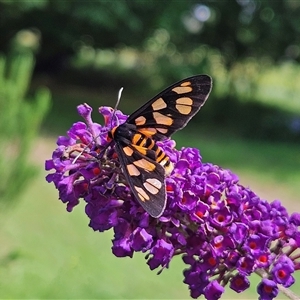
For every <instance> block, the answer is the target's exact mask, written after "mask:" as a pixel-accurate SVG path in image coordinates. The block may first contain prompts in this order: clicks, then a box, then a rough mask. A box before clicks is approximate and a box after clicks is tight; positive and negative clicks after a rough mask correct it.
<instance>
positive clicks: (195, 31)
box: [0, 0, 300, 65]
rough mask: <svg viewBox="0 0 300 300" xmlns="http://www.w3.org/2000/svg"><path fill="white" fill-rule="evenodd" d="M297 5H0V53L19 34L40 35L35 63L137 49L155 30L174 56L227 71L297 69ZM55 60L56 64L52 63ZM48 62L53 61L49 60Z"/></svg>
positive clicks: (254, 1)
mask: <svg viewBox="0 0 300 300" xmlns="http://www.w3.org/2000/svg"><path fill="white" fill-rule="evenodd" d="M299 14H300V2H299V1H294V0H278V1H272V0H264V1H261V0H236V1H205V0H204V1H197V0H185V1H167V0H162V1H140V0H128V1H122V0H120V1H101V0H95V1H60V0H39V1H13V0H11V1H7V0H1V1H0V31H1V36H0V45H1V46H0V47H1V48H0V49H1V50H5V49H4V48H5V45H7V42H8V41H9V40H10V38H11V37H12V35H14V34H15V33H16V32H17V31H19V30H21V29H23V28H29V27H34V28H38V30H40V31H41V32H42V36H43V43H42V51H41V52H40V60H41V61H46V60H47V59H51V58H52V59H53V58H55V57H56V58H57V64H59V63H61V61H60V60H62V59H63V57H64V55H68V54H70V53H72V52H74V51H76V47H78V46H79V44H80V42H85V43H90V44H92V45H93V46H94V47H95V48H102V49H103V48H115V47H118V46H120V45H122V44H123V45H126V46H129V47H134V48H142V47H143V46H144V43H145V42H146V41H147V40H148V39H149V37H151V36H152V35H153V33H154V32H155V31H156V30H157V29H160V28H163V29H165V30H167V31H168V33H169V36H170V41H171V43H172V44H173V45H174V47H176V49H178V50H179V51H188V50H192V49H194V48H195V47H197V46H198V45H199V43H201V44H206V45H209V46H210V47H213V48H215V49H218V50H219V51H221V52H222V54H223V56H224V58H225V59H226V64H227V65H230V64H232V63H233V62H235V61H236V60H237V59H241V58H245V57H248V56H253V57H261V56H266V55H267V56H268V57H270V58H272V59H274V60H280V59H283V58H289V59H295V60H297V61H298V62H299V61H300V55H299V54H300V53H299V52H300V50H299V42H300V35H299V31H300V19H299ZM58 54H60V55H61V57H59V55H58ZM53 61H54V59H53Z"/></svg>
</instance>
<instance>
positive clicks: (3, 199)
mask: <svg viewBox="0 0 300 300" xmlns="http://www.w3.org/2000/svg"><path fill="white" fill-rule="evenodd" d="M10 46H11V49H10V51H9V55H8V56H7V57H5V56H4V55H0V114H1V117H0V137H1V144H0V152H1V156H0V178H1V181H0V207H1V210H2V209H4V208H7V207H10V206H11V205H12V204H15V203H16V200H17V199H18V198H17V196H18V195H20V194H21V192H22V191H23V189H24V187H25V186H26V185H27V184H28V182H29V181H30V180H31V179H32V178H33V176H34V175H35V174H36V171H37V170H36V168H34V167H33V166H32V164H31V163H30V162H29V161H28V158H29V154H30V151H31V150H32V148H33V143H34V138H36V136H37V134H38V130H39V128H40V125H41V121H42V119H43V117H44V116H45V114H46V113H47V111H48V110H49V106H50V92H49V90H48V89H46V88H39V89H38V90H37V92H36V93H35V95H34V96H31V97H27V93H28V88H29V86H30V82H31V76H32V72H33V68H34V54H33V52H34V50H36V49H37V46H38V37H37V36H35V35H34V34H33V33H32V32H28V31H24V30H23V31H20V32H19V33H18V34H17V35H16V36H15V38H14V39H13V40H12V43H10Z"/></svg>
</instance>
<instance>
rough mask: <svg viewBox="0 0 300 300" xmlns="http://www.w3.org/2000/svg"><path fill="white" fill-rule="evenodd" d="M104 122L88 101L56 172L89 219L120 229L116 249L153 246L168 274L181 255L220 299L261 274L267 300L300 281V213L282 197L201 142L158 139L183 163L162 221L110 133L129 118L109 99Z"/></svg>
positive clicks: (199, 290) (51, 178)
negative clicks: (148, 207)
mask: <svg viewBox="0 0 300 300" xmlns="http://www.w3.org/2000/svg"><path fill="white" fill-rule="evenodd" d="M99 112H100V113H101V114H102V115H103V116H104V121H105V122H104V123H105V124H104V125H103V126H102V125H100V124H97V123H94V122H93V120H92V117H91V113H92V109H91V107H90V106H88V105H87V104H83V105H79V106H78V113H79V114H80V115H81V116H82V117H83V119H84V121H85V122H77V123H74V124H73V126H72V127H71V128H70V130H69V131H68V132H67V136H60V137H59V138H58V140H57V145H58V147H57V148H56V150H55V151H54V152H53V155H52V158H51V159H49V160H47V161H46V170H47V171H52V170H53V171H52V173H49V174H48V175H47V177H46V179H47V181H48V182H53V183H54V185H55V187H56V189H57V190H58V192H59V199H60V200H61V201H62V202H63V203H65V204H66V207H67V210H68V211H69V212H71V211H72V210H73V208H74V207H75V206H76V205H77V204H78V203H79V201H80V200H82V201H84V202H85V212H86V215H87V216H88V218H89V219H90V221H89V226H90V227H91V228H92V229H93V230H95V231H99V232H104V231H106V230H110V229H113V231H114V238H113V240H112V253H113V254H114V255H115V256H117V257H126V256H129V257H133V254H134V253H135V252H143V253H145V255H146V258H147V264H148V265H149V268H150V269H151V270H157V271H158V273H160V272H161V271H162V270H163V269H165V268H168V267H169V264H170V262H171V261H172V259H173V258H174V257H175V256H178V255H180V256H181V257H182V260H183V261H184V263H185V264H186V269H185V270H184V271H183V276H184V280H183V282H184V283H185V284H187V285H188V287H189V290H190V295H191V297H192V298H198V297H199V296H201V295H204V297H205V298H206V299H218V298H220V297H221V295H222V293H223V292H224V290H225V287H226V286H228V287H229V288H231V289H232V290H234V291H236V292H237V293H240V292H243V291H245V290H246V289H248V288H249V286H250V281H249V276H250V275H251V274H253V273H256V274H258V275H260V276H261V278H262V279H261V281H260V283H259V284H258V286H257V292H258V294H259V299H273V298H274V297H276V296H277V294H278V292H279V290H283V291H285V288H288V287H290V286H291V285H292V284H293V283H294V281H295V280H294V277H293V275H294V272H295V271H296V270H298V269H299V267H300V264H299V257H300V255H299V252H297V250H298V249H299V245H300V231H299V225H300V214H298V213H293V214H292V215H289V214H288V212H287V210H286V209H285V208H284V207H283V206H282V205H281V203H280V202H279V201H278V200H275V201H273V202H271V203H269V202H267V201H265V200H263V199H261V198H259V197H258V196H257V195H256V194H255V193H254V192H253V191H252V190H250V189H249V188H246V187H244V186H242V185H241V184H240V183H239V180H238V177H237V176H236V175H235V174H233V173H232V172H231V171H230V170H226V169H223V168H221V167H219V166H217V165H214V164H212V163H202V160H201V156H200V153H199V150H198V149H195V148H182V149H181V150H177V149H176V148H175V142H174V141H173V140H170V139H167V140H165V141H161V142H157V143H158V145H159V146H160V147H161V148H162V149H163V150H164V151H165V153H166V154H167V155H168V156H169V158H170V160H171V162H172V163H173V165H174V169H173V171H172V172H171V173H170V174H169V175H168V176H167V177H166V179H165V181H166V189H167V205H166V209H165V211H164V213H163V214H162V216H161V217H159V218H158V219H156V218H153V217H151V216H150V215H149V214H148V213H147V212H145V210H144V209H143V208H142V207H141V206H140V205H139V204H138V202H137V201H136V199H134V196H133V195H132V193H131V191H130V188H129V186H128V184H127V182H126V180H125V178H124V176H123V172H122V169H121V167H120V163H119V160H118V157H117V155H116V152H115V150H114V147H113V144H108V141H107V133H108V131H109V130H110V129H111V128H112V127H114V126H117V125H119V124H121V123H124V122H125V121H126V119H127V116H126V115H124V114H122V113H121V112H120V111H114V110H113V109H112V108H109V107H100V108H99Z"/></svg>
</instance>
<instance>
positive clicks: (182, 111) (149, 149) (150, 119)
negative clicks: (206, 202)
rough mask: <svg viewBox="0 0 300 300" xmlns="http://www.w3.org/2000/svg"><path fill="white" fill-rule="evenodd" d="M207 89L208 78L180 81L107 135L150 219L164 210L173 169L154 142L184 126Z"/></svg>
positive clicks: (202, 76)
mask: <svg viewBox="0 0 300 300" xmlns="http://www.w3.org/2000/svg"><path fill="white" fill-rule="evenodd" d="M211 87H212V79H211V77H210V76H208V75H196V76H192V77H189V78H186V79H183V80H181V81H179V82H177V83H175V84H173V85H171V86H169V87H168V88H166V89H165V90H163V91H162V92H160V93H159V94H158V95H156V96H155V97H153V98H152V99H151V100H149V101H148V102H147V103H145V104H144V105H143V106H142V107H140V108H139V109H138V110H136V111H135V112H134V113H132V114H131V115H130V116H129V117H128V119H127V121H126V122H125V123H123V124H121V125H119V126H116V127H114V128H112V129H111V130H110V131H109V133H108V138H109V140H113V141H114V143H115V151H116V153H117V155H118V159H119V162H120V165H121V168H122V171H123V174H124V177H125V179H126V181H127V183H128V185H129V187H130V189H131V192H132V193H133V195H134V196H135V198H136V199H137V201H138V202H139V203H140V204H141V206H142V207H143V208H144V209H145V210H146V211H147V212H148V213H149V214H150V215H151V216H152V217H154V218H159V217H160V216H161V215H162V214H163V212H164V210H165V207H166V201H167V198H166V195H167V193H166V184H165V177H166V175H167V174H169V173H170V172H171V171H172V169H173V166H172V163H171V162H170V159H169V157H168V156H167V155H166V154H165V152H164V151H163V150H162V149H161V148H160V147H159V146H158V145H157V143H156V142H157V141H161V140H164V139H167V138H169V137H170V136H171V135H172V134H173V133H174V132H176V131H178V130H180V129H182V128H183V127H185V126H186V124H187V123H188V122H189V120H190V119H191V118H192V117H193V116H194V115H195V114H196V113H197V112H198V111H199V109H200V108H201V107H202V106H203V104H204V103H205V101H206V100H207V98H208V96H209V93H210V91H211Z"/></svg>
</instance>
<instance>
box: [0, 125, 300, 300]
mask: <svg viewBox="0 0 300 300" xmlns="http://www.w3.org/2000/svg"><path fill="white" fill-rule="evenodd" d="M201 131H202V130H201ZM175 139H176V140H177V144H178V147H180V146H182V145H186V146H196V147H199V148H200V149H201V153H202V156H203V160H204V161H210V162H214V163H217V164H220V165H221V166H223V167H230V168H232V169H233V170H234V171H235V172H236V173H237V174H238V175H239V176H240V178H241V180H242V181H243V182H244V184H246V185H248V184H249V181H250V182H251V183H250V187H251V188H253V190H254V191H256V189H257V190H259V191H260V192H261V193H259V195H260V196H262V197H265V198H266V199H267V200H270V201H271V200H273V194H275V195H276V196H278V198H281V197H282V201H283V203H284V204H285V205H286V206H288V209H289V211H290V212H291V211H293V209H294V208H295V207H297V206H298V205H297V203H298V202H297V196H298V193H295V194H294V192H296V190H297V185H296V186H295V182H296V181H297V180H298V179H299V176H300V174H299V172H300V171H299V170H300V169H299V151H298V147H297V146H295V145H294V146H292V145H282V144H268V143H258V142H249V141H243V140H237V139H235V138H234V137H231V138H230V137H228V136H225V135H223V136H222V135H220V133H218V134H217V133H215V132H212V134H208V133H207V132H206V134H201V135H195V134H193V132H192V131H189V130H186V129H185V130H184V132H182V134H177V135H176V136H175ZM54 147H55V143H54V139H41V140H40V141H39V145H37V147H36V149H35V152H36V153H34V158H35V160H36V162H38V163H39V165H40V167H41V168H42V167H43V160H44V159H46V158H49V157H50V155H51V151H52V150H53V148H54ZM295 158H298V159H297V160H294V159H295ZM293 161H294V164H293V163H292V162H293ZM44 176H45V173H41V174H40V176H39V178H37V179H36V181H35V182H34V183H33V184H32V185H31V186H30V187H29V188H28V189H27V191H26V193H24V195H23V196H22V201H21V203H20V205H18V206H17V207H15V209H14V210H12V211H11V212H10V213H8V214H6V215H4V216H2V217H1V222H2V224H1V225H2V226H1V230H0V236H1V241H2V243H3V246H2V247H1V251H0V253H1V257H2V258H3V257H4V258H5V256H6V255H8V254H9V253H10V252H11V251H12V252H13V255H10V257H7V259H6V261H5V263H3V261H4V260H3V259H2V264H1V268H0V283H1V286H0V298H1V299H17V298H22V299H24V298H27V299H29V298H30V299H32V298H35V299H50V298H51V299H79V298H80V299H91V298H98V299H188V298H189V297H188V296H189V292H188V289H187V286H186V285H184V284H183V283H182V279H183V277H182V271H183V269H184V264H183V263H182V262H181V259H180V258H179V257H177V258H176V259H174V261H173V262H172V263H171V265H170V269H168V270H164V271H163V272H162V274H161V275H159V276H158V275H156V272H151V271H150V270H149V268H148V267H147V265H146V263H145V259H144V255H143V254H139V255H135V256H134V257H133V259H130V258H123V259H122V258H116V257H114V256H113V255H112V254H111V241H110V240H111V238H112V232H108V233H102V234H99V233H95V232H93V231H92V230H91V229H90V228H89V227H88V226H87V224H88V219H87V217H86V216H85V214H84V205H83V204H81V205H80V206H79V207H76V208H75V210H74V212H72V213H67V212H66V211H65V207H64V205H63V204H62V203H60V201H58V200H57V197H58V195H57V192H56V190H55V189H54V187H53V186H52V184H51V185H50V184H47V183H46V182H45V180H44ZM281 179H284V180H281ZM298 182H299V180H298ZM297 277H298V280H300V276H297ZM258 280H259V279H258V278H257V276H253V280H252V281H253V283H255V282H258ZM293 290H294V291H295V292H296V293H300V288H299V286H297V285H296V284H295V287H294V288H293ZM223 298H224V299H226V298H227V299H229V298H230V299H233V298H237V299H245V298H247V299H256V298H257V295H256V288H255V284H253V286H252V287H251V288H250V289H249V291H247V292H246V293H242V294H241V295H239V294H235V293H233V292H231V291H229V289H227V292H226V294H225V295H224V296H223Z"/></svg>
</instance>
